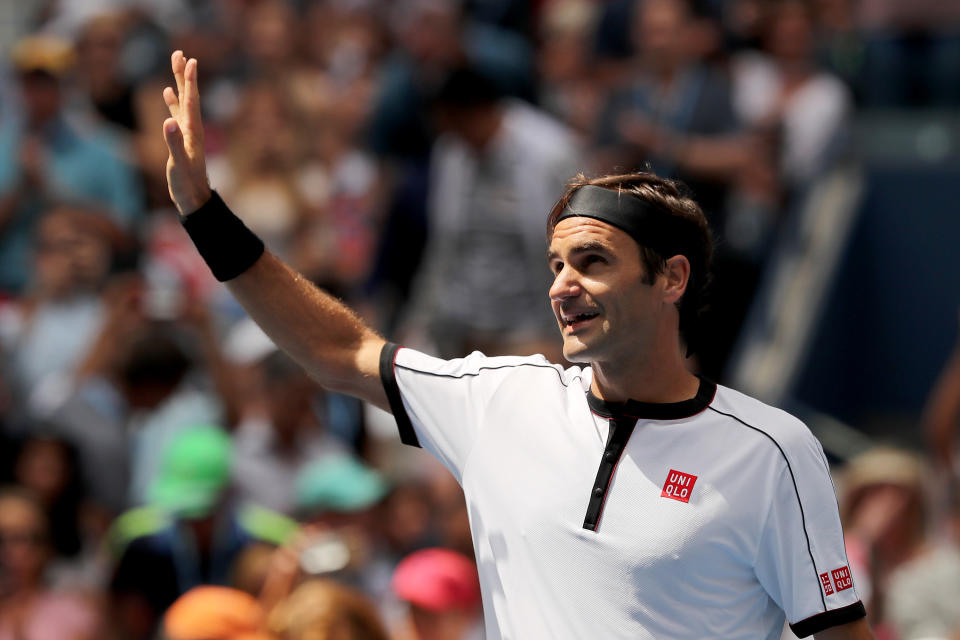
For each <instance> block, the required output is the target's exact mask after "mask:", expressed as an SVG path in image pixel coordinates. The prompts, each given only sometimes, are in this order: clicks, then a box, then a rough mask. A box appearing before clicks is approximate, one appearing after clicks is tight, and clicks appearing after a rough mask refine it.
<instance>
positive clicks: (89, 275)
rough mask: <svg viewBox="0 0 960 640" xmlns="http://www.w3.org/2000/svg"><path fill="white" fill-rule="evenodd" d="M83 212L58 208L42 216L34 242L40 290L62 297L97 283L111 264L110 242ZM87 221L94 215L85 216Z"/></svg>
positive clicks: (90, 287) (104, 275) (93, 220)
mask: <svg viewBox="0 0 960 640" xmlns="http://www.w3.org/2000/svg"><path fill="white" fill-rule="evenodd" d="M84 222H85V220H84V215H83V214H80V213H78V212H74V211H71V210H69V209H58V210H55V211H52V212H50V213H49V214H47V215H46V216H44V217H43V218H42V219H41V221H40V223H39V225H38V227H37V235H36V241H35V243H34V249H35V252H36V253H35V258H34V268H35V273H36V283H37V286H38V288H39V289H40V291H42V292H44V293H46V294H47V295H51V296H53V297H55V298H56V297H62V296H66V295H69V294H71V293H74V292H76V291H80V290H91V289H93V288H96V287H97V286H99V284H100V283H101V282H102V281H103V278H104V277H106V275H107V272H108V270H109V267H110V254H111V251H110V246H109V242H108V241H107V240H106V238H105V237H104V236H103V234H101V233H99V232H98V230H97V229H96V228H95V227H94V225H92V224H84ZM86 222H88V223H93V222H96V220H95V219H91V220H86Z"/></svg>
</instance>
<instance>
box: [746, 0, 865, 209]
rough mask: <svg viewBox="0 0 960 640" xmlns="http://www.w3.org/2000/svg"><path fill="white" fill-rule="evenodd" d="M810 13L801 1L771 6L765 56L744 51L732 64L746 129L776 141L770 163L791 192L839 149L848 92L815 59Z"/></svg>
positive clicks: (829, 163)
mask: <svg viewBox="0 0 960 640" xmlns="http://www.w3.org/2000/svg"><path fill="white" fill-rule="evenodd" d="M813 27H814V25H813V17H812V15H811V12H810V9H808V7H807V5H806V3H804V2H801V1H800V0H785V1H783V2H778V3H776V4H775V5H773V7H772V8H771V9H770V15H769V17H768V20H767V27H766V30H765V34H764V44H765V48H766V50H767V51H768V52H769V54H770V55H769V57H766V56H763V55H760V54H757V53H744V54H742V55H740V56H738V57H737V58H736V59H735V61H734V64H733V69H732V70H733V79H734V105H735V107H736V110H737V113H738V115H739V116H740V118H741V119H742V120H743V122H745V123H746V124H747V125H748V126H749V127H751V128H752V129H754V130H755V131H758V132H765V137H766V139H768V140H770V141H773V142H777V141H779V145H778V148H775V149H774V153H773V163H772V164H773V166H775V167H778V168H779V176H778V177H779V179H780V180H781V181H782V183H783V185H784V188H785V189H786V191H787V192H788V194H789V193H796V192H798V191H801V192H802V189H803V188H804V187H805V186H808V185H809V184H810V182H811V181H812V180H813V179H814V178H816V177H817V176H818V175H821V174H822V173H823V172H825V171H827V170H828V169H829V168H830V167H831V166H832V165H833V164H834V162H835V161H836V159H837V157H838V154H839V152H840V151H841V150H842V149H843V146H842V143H843V141H844V137H845V136H844V134H845V133H846V126H847V120H848V118H849V116H850V110H851V107H852V100H851V97H850V91H849V90H848V89H847V88H846V87H845V86H844V85H843V83H842V82H840V80H839V79H837V78H836V77H835V76H833V75H832V74H830V73H826V72H824V71H820V70H818V69H817V65H816V62H815V58H814V41H813V38H814V35H813Z"/></svg>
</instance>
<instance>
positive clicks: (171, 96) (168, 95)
mask: <svg viewBox="0 0 960 640" xmlns="http://www.w3.org/2000/svg"><path fill="white" fill-rule="evenodd" d="M163 101H164V102H166V103H167V109H169V110H170V115H171V116H173V117H174V118H177V117H179V116H180V101H179V100H178V99H177V94H176V92H175V91H174V90H173V87H166V88H165V89H164V90H163Z"/></svg>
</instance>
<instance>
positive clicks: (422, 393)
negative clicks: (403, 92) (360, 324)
mask: <svg viewBox="0 0 960 640" xmlns="http://www.w3.org/2000/svg"><path fill="white" fill-rule="evenodd" d="M521 365H523V366H538V367H546V368H554V367H553V365H551V364H550V363H548V362H547V361H546V359H544V358H543V357H542V356H531V357H517V356H505V357H495V358H492V357H487V356H485V355H483V354H482V353H479V352H474V353H472V354H470V355H469V356H467V357H466V358H458V359H455V360H441V359H439V358H434V357H432V356H428V355H426V354H423V353H420V352H418V351H415V350H413V349H407V348H404V347H400V346H398V345H396V344H392V343H387V344H386V345H384V347H383V350H382V351H381V353H380V378H381V381H382V382H383V388H384V390H385V391H386V394H387V399H388V400H389V402H390V410H391V411H392V412H393V416H394V419H395V420H396V421H397V429H398V430H399V432H400V440H401V441H402V442H403V443H404V444H408V445H413V446H417V447H422V448H423V449H425V450H427V451H428V452H430V453H431V454H432V455H433V456H434V457H436V458H437V459H438V460H440V462H442V463H443V464H444V466H446V467H447V468H448V469H449V470H450V472H451V473H453V475H454V476H455V477H456V478H457V480H460V478H461V471H462V469H463V466H464V463H465V462H466V459H467V456H468V455H469V453H470V451H471V449H472V448H473V445H474V442H475V440H476V438H477V436H478V434H479V433H480V431H481V430H482V425H483V420H484V415H485V413H486V410H487V407H488V406H489V403H490V400H491V398H492V397H493V395H494V394H495V393H496V391H497V389H498V388H499V387H500V385H501V384H502V383H503V382H504V380H505V379H506V378H507V377H508V376H510V375H511V371H515V370H516V368H517V367H518V366H521Z"/></svg>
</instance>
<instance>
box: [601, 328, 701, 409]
mask: <svg viewBox="0 0 960 640" xmlns="http://www.w3.org/2000/svg"><path fill="white" fill-rule="evenodd" d="M658 344H660V345H662V346H661V348H660V349H656V350H654V351H652V352H648V353H647V354H645V355H641V356H639V357H638V358H636V359H633V360H631V361H626V362H624V361H619V362H612V361H596V362H593V363H591V367H592V369H593V382H591V383H590V390H591V391H592V392H593V394H594V395H595V396H597V397H598V398H600V399H601V400H603V401H605V402H626V401H627V400H637V401H639V402H659V403H662V402H682V401H684V400H689V399H690V398H692V397H694V396H695V395H697V389H699V387H700V381H699V379H698V378H697V377H696V376H695V375H693V374H692V373H690V371H689V370H687V368H686V366H685V365H684V361H683V356H682V353H683V352H682V351H681V349H682V347H681V345H680V342H679V340H678V339H677V338H676V337H675V338H674V339H673V340H671V341H662V340H661V341H659V343H658Z"/></svg>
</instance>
